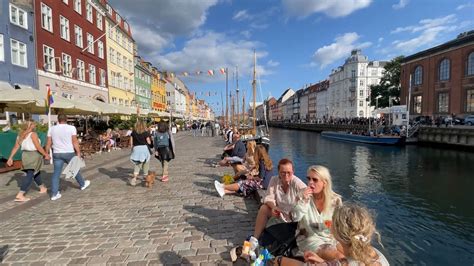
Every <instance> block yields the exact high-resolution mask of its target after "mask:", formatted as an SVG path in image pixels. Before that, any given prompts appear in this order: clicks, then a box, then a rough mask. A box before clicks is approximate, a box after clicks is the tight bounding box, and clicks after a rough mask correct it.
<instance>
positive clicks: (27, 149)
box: [7, 121, 50, 202]
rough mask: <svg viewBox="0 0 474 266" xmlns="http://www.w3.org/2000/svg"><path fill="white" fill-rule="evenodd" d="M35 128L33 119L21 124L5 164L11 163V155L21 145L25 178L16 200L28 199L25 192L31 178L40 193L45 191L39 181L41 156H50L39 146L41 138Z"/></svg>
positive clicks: (46, 157) (41, 163)
mask: <svg viewBox="0 0 474 266" xmlns="http://www.w3.org/2000/svg"><path fill="white" fill-rule="evenodd" d="M35 128H36V124H35V122H33V121H27V122H26V123H24V124H23V125H22V127H21V130H20V132H19V133H18V137H17V139H16V143H15V146H14V147H13V149H12V151H11V153H10V157H9V158H8V161H7V165H8V166H11V165H12V164H13V156H14V155H15V153H16V152H17V151H18V149H19V148H20V147H21V150H22V155H21V163H22V170H23V171H24V172H25V173H26V179H24V180H23V183H22V184H21V187H20V191H19V192H18V194H17V195H16V197H15V201H18V202H24V201H28V200H30V199H29V198H27V197H25V194H26V192H27V191H28V188H29V187H30V185H31V183H32V181H33V180H34V181H35V183H36V185H37V186H38V187H39V189H40V193H46V192H47V189H46V187H45V186H44V185H43V182H42V181H41V176H40V170H41V167H42V166H43V157H44V159H46V160H49V159H50V157H49V155H48V153H47V152H46V151H45V150H44V149H43V147H42V146H41V140H40V139H39V138H38V135H37V134H36V132H35V131H34V130H35Z"/></svg>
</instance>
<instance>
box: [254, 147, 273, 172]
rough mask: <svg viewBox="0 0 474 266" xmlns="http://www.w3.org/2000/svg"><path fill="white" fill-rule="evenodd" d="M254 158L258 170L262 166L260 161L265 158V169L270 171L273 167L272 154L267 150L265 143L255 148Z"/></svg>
mask: <svg viewBox="0 0 474 266" xmlns="http://www.w3.org/2000/svg"><path fill="white" fill-rule="evenodd" d="M254 160H255V167H256V168H257V170H259V169H258V168H259V167H260V161H261V160H263V164H264V165H265V169H266V170H267V171H270V170H272V169H273V162H272V159H270V156H268V153H267V150H266V149H265V147H264V146H263V145H257V147H256V149H255V154H254Z"/></svg>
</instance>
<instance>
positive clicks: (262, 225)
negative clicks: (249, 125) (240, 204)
mask: <svg viewBox="0 0 474 266" xmlns="http://www.w3.org/2000/svg"><path fill="white" fill-rule="evenodd" d="M225 130H227V134H226V133H225V132H226V131H224V134H225V135H226V138H230V137H232V140H233V141H232V144H229V145H230V146H229V145H227V146H226V148H225V150H226V151H227V150H230V149H229V147H232V148H233V147H235V144H236V143H237V142H239V141H241V140H239V139H237V138H238V137H240V135H239V133H238V132H237V131H235V132H234V131H231V129H227V128H226V129H225ZM231 132H232V133H231ZM232 145H234V146H232ZM254 145H255V143H252V142H251V141H249V142H248V143H247V151H246V152H245V156H243V155H242V154H241V156H240V157H238V158H239V159H240V160H238V163H239V164H242V165H243V167H244V170H243V171H235V176H234V180H235V183H232V184H222V183H220V182H219V181H217V180H216V181H215V184H214V185H215V188H216V191H217V192H218V194H219V196H221V197H223V196H224V195H226V194H234V193H240V194H242V195H244V196H247V195H249V193H253V192H255V191H256V190H258V189H263V188H264V189H266V191H265V196H264V198H263V204H262V205H261V207H260V209H259V211H258V214H257V217H256V219H255V227H254V232H253V234H252V235H250V236H249V237H248V238H247V240H246V241H248V243H249V246H250V250H252V251H256V250H257V249H258V247H259V246H260V245H261V244H262V243H263V244H266V242H267V238H268V233H266V232H267V231H266V230H270V228H272V227H274V228H276V226H278V228H279V229H278V230H282V231H281V232H283V231H284V232H285V233H288V232H290V236H289V238H290V239H288V241H287V242H286V244H288V243H294V246H291V244H290V245H289V247H288V250H287V251H288V252H287V253H282V254H272V255H274V256H276V258H274V259H273V265H332V264H331V263H334V265H388V262H387V260H386V259H385V257H384V255H383V254H382V253H381V252H380V251H378V250H377V249H375V248H374V247H373V246H372V245H371V240H372V236H373V234H376V235H377V236H378V240H379V243H380V235H379V234H378V233H377V231H376V229H375V222H374V221H373V219H372V217H371V215H370V213H369V211H368V210H367V209H366V208H365V207H361V206H359V205H354V204H351V203H344V204H343V202H342V198H341V196H340V195H338V194H337V193H336V192H334V191H333V190H332V180H331V174H330V171H329V169H327V168H326V167H324V166H321V165H313V166H310V167H309V168H308V169H307V171H306V178H307V185H306V184H305V183H304V182H303V181H302V180H301V179H300V178H299V177H297V176H295V175H294V165H293V162H292V161H291V160H289V159H286V158H284V159H281V160H280V161H279V162H278V168H277V170H278V175H276V176H273V177H271V178H268V177H269V176H268V173H271V169H272V165H273V164H272V162H271V159H270V158H269V156H268V153H267V151H266V149H265V147H263V146H261V145H256V146H254ZM242 146H243V144H242ZM254 147H255V148H254ZM233 155H235V154H232V151H231V152H230V154H229V155H228V158H227V159H226V158H224V159H223V160H222V161H221V163H220V165H221V166H226V165H230V164H231V163H230V162H235V160H236V159H235V158H232V157H233ZM250 158H251V159H250ZM262 169H263V171H262ZM266 182H268V183H266ZM265 183H266V185H265ZM293 232H294V234H293ZM261 242H262V243H261ZM286 244H285V245H286ZM380 244H381V243H380ZM237 250H239V251H237ZM242 252H244V251H243V249H242V248H240V249H237V248H234V249H232V250H231V257H232V260H234V261H235V260H236V259H237V257H238V256H243V257H246V258H248V257H249V254H248V253H247V255H246V254H243V253H242ZM245 252H248V251H245ZM277 252H281V250H279V249H277ZM283 255H286V257H285V256H283Z"/></svg>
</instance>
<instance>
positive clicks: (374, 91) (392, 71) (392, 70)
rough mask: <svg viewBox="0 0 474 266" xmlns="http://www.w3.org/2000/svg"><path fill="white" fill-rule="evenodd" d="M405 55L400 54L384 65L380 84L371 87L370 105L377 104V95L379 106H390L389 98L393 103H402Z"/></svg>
mask: <svg viewBox="0 0 474 266" xmlns="http://www.w3.org/2000/svg"><path fill="white" fill-rule="evenodd" d="M403 58H404V56H403V55H401V56H398V57H395V58H394V59H392V60H391V61H390V62H388V63H387V64H386V65H385V67H384V70H385V72H384V74H383V76H382V78H381V79H380V83H379V84H378V85H372V86H371V87H370V91H371V92H370V105H371V106H375V105H376V102H377V100H376V97H378V96H381V97H380V98H379V99H378V107H379V108H380V107H388V106H389V99H390V98H392V105H398V104H400V74H401V62H402V60H403Z"/></svg>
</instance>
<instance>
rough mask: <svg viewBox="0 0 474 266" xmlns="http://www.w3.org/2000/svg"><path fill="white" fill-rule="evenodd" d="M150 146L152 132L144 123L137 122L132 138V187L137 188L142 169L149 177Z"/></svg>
mask: <svg viewBox="0 0 474 266" xmlns="http://www.w3.org/2000/svg"><path fill="white" fill-rule="evenodd" d="M148 145H151V136H150V132H149V131H148V129H147V128H146V125H145V122H144V121H142V120H137V122H136V123H135V128H134V130H133V131H132V135H131V138H130V147H131V148H132V154H131V155H130V160H131V161H132V163H133V164H134V168H133V177H132V179H131V180H130V185H131V186H136V184H137V178H138V174H140V169H141V170H142V171H143V174H144V175H145V176H146V175H148V171H149V170H150V150H149V149H148Z"/></svg>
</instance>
